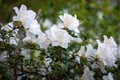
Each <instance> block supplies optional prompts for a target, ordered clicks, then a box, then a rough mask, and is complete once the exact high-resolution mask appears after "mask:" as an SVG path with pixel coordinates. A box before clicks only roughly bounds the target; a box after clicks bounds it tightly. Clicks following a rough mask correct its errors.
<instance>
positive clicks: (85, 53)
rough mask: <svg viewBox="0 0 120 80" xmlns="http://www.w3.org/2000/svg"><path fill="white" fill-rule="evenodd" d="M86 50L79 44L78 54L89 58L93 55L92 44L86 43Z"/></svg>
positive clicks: (94, 51)
mask: <svg viewBox="0 0 120 80" xmlns="http://www.w3.org/2000/svg"><path fill="white" fill-rule="evenodd" d="M86 48H87V49H86V50H85V47H84V46H81V49H80V50H79V51H78V55H79V56H84V57H86V58H91V57H94V56H95V53H96V50H95V49H93V46H92V45H91V44H88V45H87V46H86Z"/></svg>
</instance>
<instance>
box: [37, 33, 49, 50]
mask: <svg viewBox="0 0 120 80" xmlns="http://www.w3.org/2000/svg"><path fill="white" fill-rule="evenodd" d="M37 43H38V45H39V46H40V47H41V48H47V47H48V46H49V44H50V40H49V39H48V38H47V35H46V34H45V33H41V34H40V36H39V37H38V39H37Z"/></svg>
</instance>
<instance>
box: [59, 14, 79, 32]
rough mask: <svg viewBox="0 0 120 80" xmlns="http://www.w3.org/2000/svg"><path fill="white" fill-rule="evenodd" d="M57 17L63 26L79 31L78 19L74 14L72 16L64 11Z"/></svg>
mask: <svg viewBox="0 0 120 80" xmlns="http://www.w3.org/2000/svg"><path fill="white" fill-rule="evenodd" d="M59 17H60V19H61V20H62V21H63V25H64V27H65V28H68V29H69V30H72V31H75V32H77V33H79V30H78V26H79V24H80V23H79V20H78V19H77V18H76V15H75V16H72V15H70V14H67V13H65V14H64V15H60V16H59Z"/></svg>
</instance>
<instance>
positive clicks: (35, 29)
mask: <svg viewBox="0 0 120 80" xmlns="http://www.w3.org/2000/svg"><path fill="white" fill-rule="evenodd" d="M14 10H15V13H16V16H13V21H12V22H9V23H8V24H6V25H4V26H3V25H2V24H1V26H0V69H1V70H0V79H1V80H11V79H14V80H28V79H32V80H101V79H103V80H114V79H115V80H117V79H119V77H120V70H119V67H120V64H119V58H120V48H119V47H118V44H117V43H116V42H115V40H114V38H113V37H112V36H111V37H110V38H108V37H107V36H106V35H104V36H103V37H104V40H103V42H101V41H100V40H96V42H97V44H96V46H97V47H95V46H94V45H92V44H86V45H84V44H83V40H82V38H81V35H80V28H81V27H79V26H80V24H81V23H82V22H81V21H79V20H78V19H77V16H76V15H75V16H72V15H70V14H68V13H65V14H64V15H60V16H59V18H60V20H61V21H59V22H58V23H57V24H53V25H52V26H51V27H49V28H48V29H45V30H42V27H41V26H40V24H39V22H38V21H37V19H36V13H35V12H34V11H32V10H28V9H27V7H26V6H25V5H21V7H20V9H19V8H17V7H14Z"/></svg>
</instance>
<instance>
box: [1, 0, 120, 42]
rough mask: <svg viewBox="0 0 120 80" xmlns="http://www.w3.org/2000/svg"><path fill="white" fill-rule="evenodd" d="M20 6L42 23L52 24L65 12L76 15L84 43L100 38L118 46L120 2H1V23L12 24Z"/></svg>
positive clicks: (80, 0) (72, 0) (89, 0)
mask: <svg viewBox="0 0 120 80" xmlns="http://www.w3.org/2000/svg"><path fill="white" fill-rule="evenodd" d="M21 4H25V5H26V6H27V7H28V9H32V10H34V11H35V12H36V13H37V14H38V15H39V18H40V19H41V20H43V22H44V20H45V19H46V18H48V19H50V20H51V21H52V22H53V24H54V23H56V21H57V20H58V16H59V15H60V14H63V13H64V12H67V13H70V14H72V15H74V14H76V15H77V18H78V19H79V20H81V21H82V22H83V23H82V24H81V27H82V28H81V29H80V30H81V33H80V34H81V37H82V38H83V40H84V41H85V42H86V43H89V42H90V41H89V39H93V40H94V39H95V40H96V39H103V35H107V36H113V38H115V40H116V41H117V43H120V0H0V22H2V23H8V22H10V21H12V16H13V15H15V12H14V10H13V7H15V6H17V7H20V5H21Z"/></svg>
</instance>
